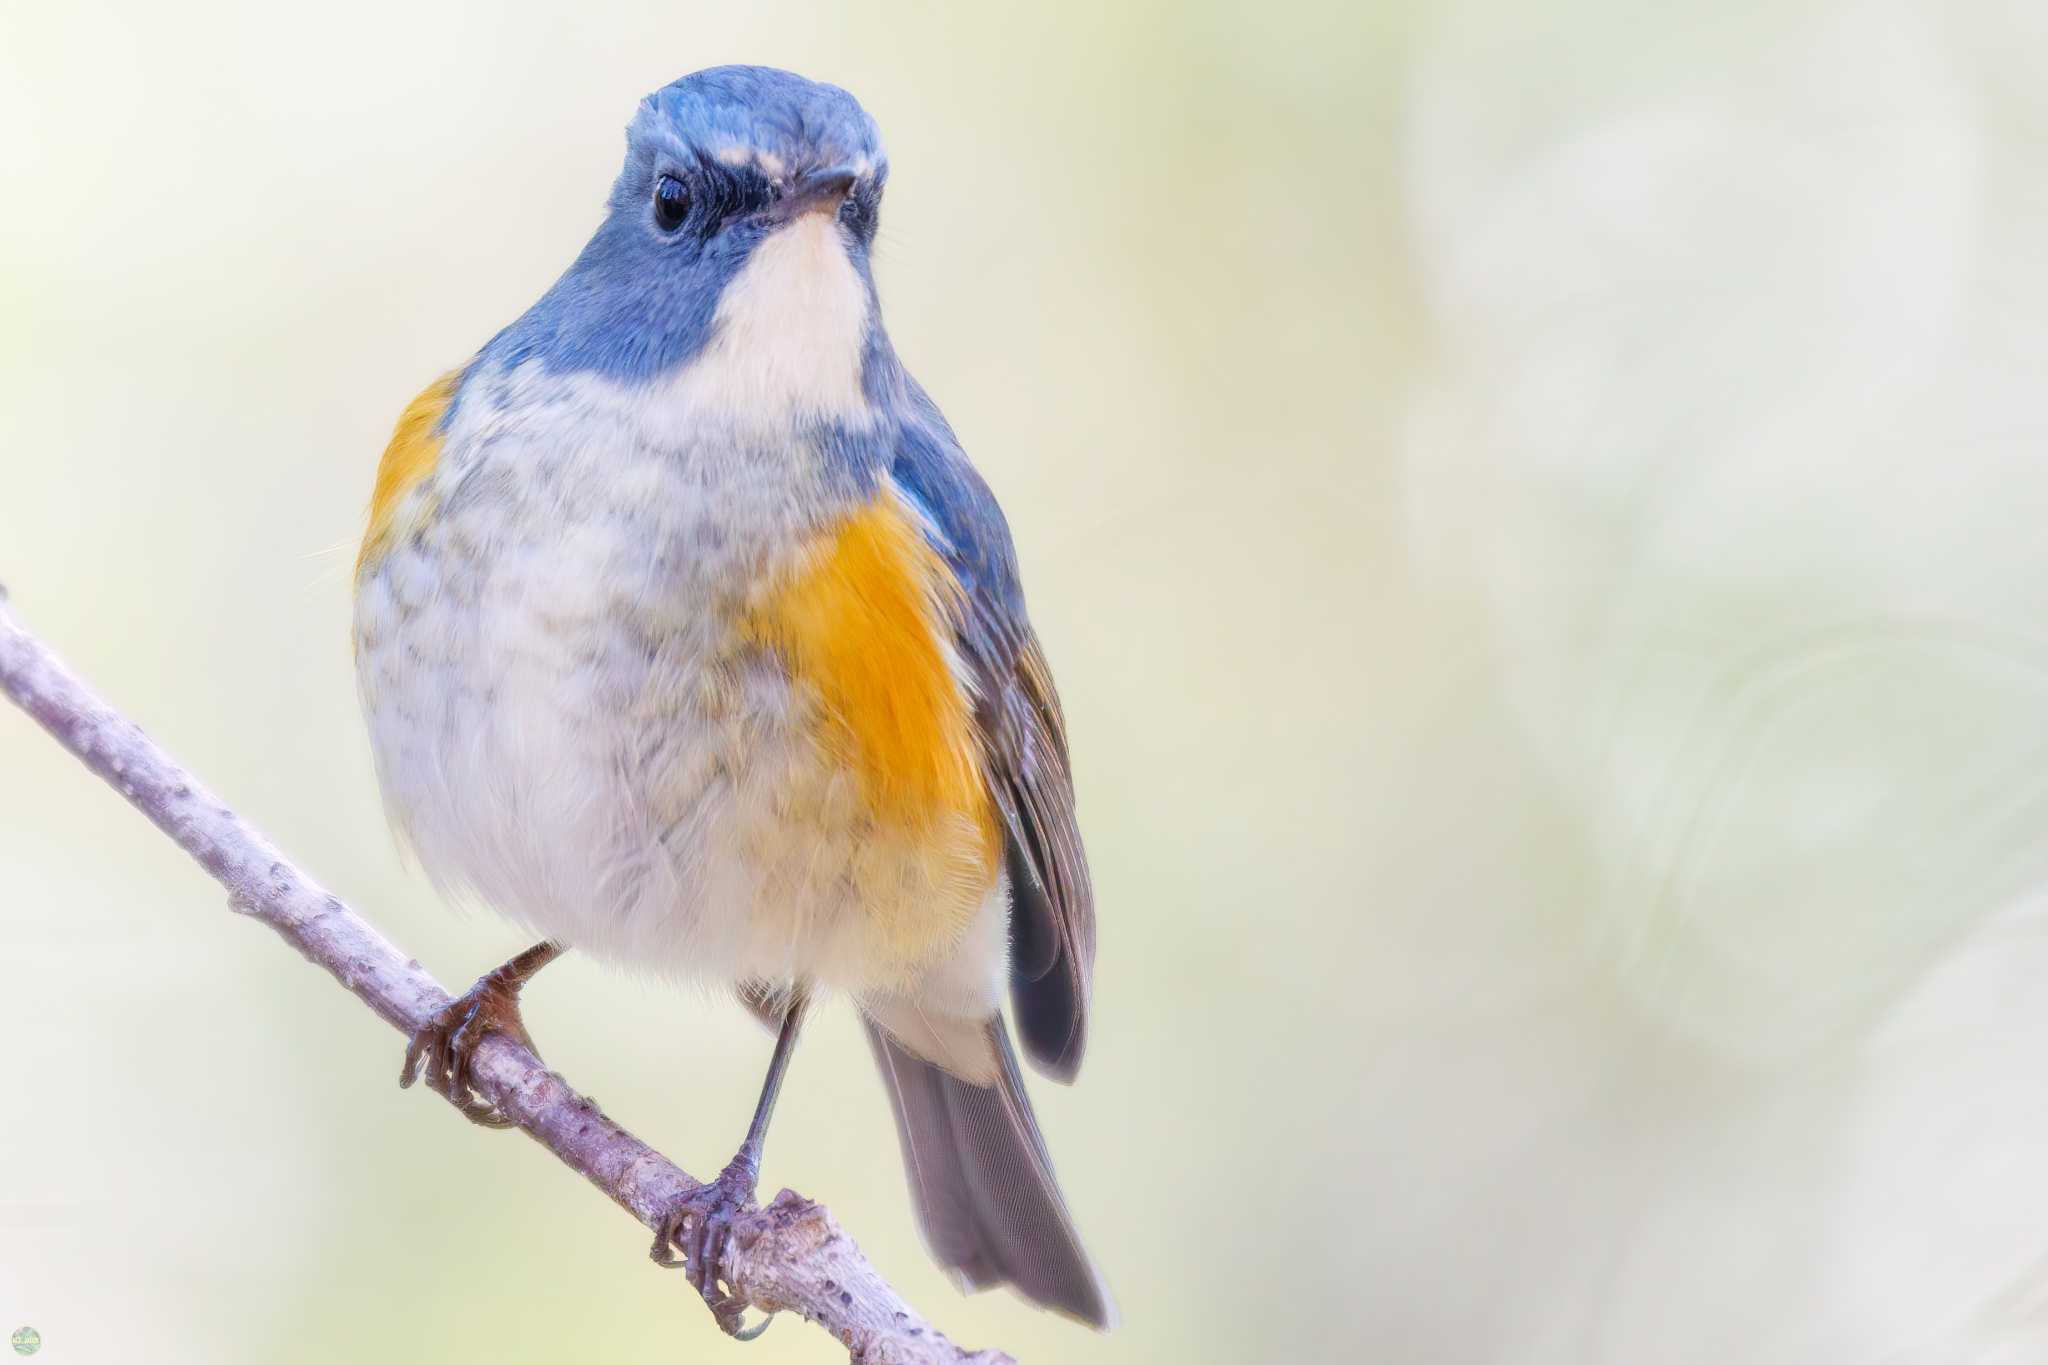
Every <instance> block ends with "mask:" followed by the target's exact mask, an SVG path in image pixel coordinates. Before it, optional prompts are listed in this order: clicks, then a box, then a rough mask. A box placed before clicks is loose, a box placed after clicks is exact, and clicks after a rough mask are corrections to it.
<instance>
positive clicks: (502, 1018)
mask: <svg viewBox="0 0 2048 1365" xmlns="http://www.w3.org/2000/svg"><path fill="white" fill-rule="evenodd" d="M492 1033H501V1034H504V1035H505V1036H506V1037H508V1038H512V1039H514V1040H516V1041H517V1042H519V1043H521V1044H523V1045H525V1046H526V1047H527V1048H529V1049H532V1048H533V1039H532V1037H531V1036H530V1035H529V1034H528V1033H527V1031H526V1023H525V1021H524V1020H523V1019H521V1018H520V1015H519V999H518V995H517V991H516V988H515V989H508V988H507V987H506V986H505V985H504V983H502V982H501V981H499V980H497V979H496V978H495V976H494V975H493V976H486V977H484V978H483V979H482V980H480V981H478V982H477V983H476V984H475V985H474V986H471V987H470V988H469V989H468V990H467V991H465V992H463V993H462V994H461V995H460V996H457V997H456V998H455V999H454V1000H452V1001H450V1002H449V1003H448V1007H447V1008H446V1009H444V1010H442V1011H441V1012H440V1013H439V1014H437V1015H435V1016H434V1017H433V1018H432V1019H430V1020H429V1021H428V1022H427V1023H425V1024H423V1025H422V1026H421V1027H420V1029H419V1030H418V1031H417V1032H416V1033H414V1034H413V1035H412V1037H411V1039H409V1040H408V1041H407V1043H406V1045H405V1058H404V1060H403V1061H402V1062H401V1063H400V1064H399V1072H398V1084H399V1086H400V1087H401V1088H409V1087H410V1086H411V1085H412V1083H413V1082H414V1081H425V1082H426V1086H427V1089H429V1090H431V1091H433V1092H434V1093H435V1094H437V1095H440V1096H442V1097H443V1098H444V1099H446V1100H447V1101H448V1102H449V1103H450V1104H452V1105H454V1106H455V1108H456V1109H457V1110H458V1111H459V1112H460V1113H461V1114H462V1116H463V1117H464V1118H466V1119H468V1120H469V1121H470V1122H471V1123H474V1124H477V1125H478V1126H480V1127H484V1128H509V1127H511V1126H512V1124H513V1120H512V1119H510V1118H508V1117H507V1116H506V1115H504V1114H503V1113H501V1112H500V1111H499V1110H498V1107H497V1106H496V1105H494V1104H492V1103H491V1102H490V1101H489V1100H487V1099H485V1098H484V1097H483V1095H481V1094H480V1093H478V1091H477V1089H476V1086H475V1081H474V1076H473V1073H472V1071H471V1066H472V1060H473V1058H474V1056H475V1054H476V1049H477V1047H478V1046H479V1045H480V1044H481V1043H482V1042H483V1040H484V1039H485V1037H487V1036H488V1035H490V1034H492Z"/></svg>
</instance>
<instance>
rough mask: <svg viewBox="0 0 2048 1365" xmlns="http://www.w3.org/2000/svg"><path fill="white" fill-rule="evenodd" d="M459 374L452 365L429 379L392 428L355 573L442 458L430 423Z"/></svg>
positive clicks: (380, 548) (379, 549) (386, 538)
mask: <svg viewBox="0 0 2048 1365" xmlns="http://www.w3.org/2000/svg"><path fill="white" fill-rule="evenodd" d="M460 377H461V372H460V371H458V370H450V371H449V372H448V373H447V374H444V375H442V376H441V377H440V378H439V379H436V380H435V381H434V382H433V383H432V384H429V385H428V386H427V388H426V390H425V392H423V393H421V394H420V396H419V397H417V398H415V399H413V400H412V402H411V403H409V404H407V405H406V409H405V411H404V412H403V413H401V414H400V415H399V418H398V425H397V426H396V427H395V428H393V430H392V432H391V443H390V444H389V445H387V446H385V447H384V458H383V459H382V460H380V461H378V463H377V486H376V487H375V488H374V489H372V490H371V493H370V526H369V529H368V530H367V531H365V532H364V533H363V548H362V550H361V551H360V552H359V553H358V554H357V555H356V577H358V578H361V577H362V575H363V570H364V569H366V568H368V567H369V566H370V564H371V563H372V562H373V561H374V560H375V559H376V558H377V556H379V555H380V554H382V553H383V552H384V550H385V548H386V546H388V545H389V543H390V541H391V537H392V534H393V533H394V531H395V530H396V528H397V524H398V512H399V509H400V508H401V507H403V506H404V505H405V500H406V497H407V496H408V495H409V494H411V492H412V491H413V489H415V488H417V487H419V485H420V482H421V480H423V479H425V478H426V477H427V475H429V474H431V473H433V472H434V466H435V464H436V463H438V462H439V461H440V458H441V437H440V435H439V434H438V433H437V432H436V431H435V430H434V428H435V427H437V426H439V425H440V424H441V415H442V414H443V413H445V412H447V411H448V400H449V399H450V398H452V397H454V395H455V381H456V380H457V379H458V378H460Z"/></svg>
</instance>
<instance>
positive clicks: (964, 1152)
mask: <svg viewBox="0 0 2048 1365" xmlns="http://www.w3.org/2000/svg"><path fill="white" fill-rule="evenodd" d="M863 1022H864V1023H865V1024H866V1025H867V1030H868V1043H869V1045H870V1046H871V1047H872V1048H873V1049H874V1053H875V1062H876V1064H877V1065H878V1066H880V1067H881V1069H882V1080H883V1083H884V1084H885V1085H887V1087H888V1090H889V1104H890V1107H891V1108H892V1109H894V1110H895V1112H896V1133H897V1136H898V1137H899V1138H901V1139H902V1142H903V1164H904V1167H905V1168H906V1170H907V1171H908V1173H909V1176H910V1192H911V1196H912V1198H913V1200H914V1201H915V1202H916V1205H917V1221H918V1223H919V1224H920V1225H921V1226H922V1227H923V1229H924V1237H925V1242H926V1244H927V1245H928V1246H929V1247H930V1248H931V1252H932V1255H933V1256H934V1257H935V1258H937V1260H938V1261H939V1263H940V1264H941V1265H944V1266H946V1267H948V1268H949V1269H951V1270H953V1271H954V1272H955V1273H956V1274H958V1275H959V1276H960V1277H961V1278H962V1279H963V1280H965V1281H966V1283H967V1285H968V1287H969V1288H972V1289H981V1288H984V1287H986V1286H989V1285H996V1284H1009V1285H1014V1286H1015V1287H1016V1289H1017V1291H1018V1292H1019V1293H1021V1294H1023V1295H1024V1296H1025V1297H1026V1298H1028V1299H1031V1300H1032V1301H1033V1302H1036V1303H1039V1304H1043V1305H1044V1306H1045V1307H1047V1308H1053V1309H1057V1310H1058V1311H1060V1312H1062V1313H1065V1314H1067V1315H1069V1316H1070V1317H1073V1318H1077V1319H1079V1320H1080V1321H1082V1322H1085V1323H1087V1324H1089V1325H1090V1326H1093V1327H1101V1328H1107V1327H1109V1326H1111V1325H1112V1324H1113V1323H1114V1322H1115V1320H1116V1305H1115V1304H1114V1303H1113V1302H1112V1301H1111V1299H1110V1296H1109V1288H1108V1286H1107V1285H1105V1284H1103V1282H1102V1277H1101V1276H1100V1275H1098V1274H1097V1273H1096V1271H1095V1266H1094V1264H1093V1263H1092V1262H1091V1261H1090V1260H1089V1259H1088V1253H1087V1252H1086V1251H1085V1250H1083V1249H1082V1247H1081V1237H1080V1234H1079V1233H1077V1232H1076V1231H1075V1230H1074V1220H1073V1218H1072V1217H1071V1216H1070V1215H1069V1214H1068V1213H1067V1205H1066V1201H1065V1200H1063V1199H1062V1198H1060V1188H1059V1184H1058V1182H1057V1181H1056V1180H1055V1179H1054V1177H1053V1171H1052V1159H1051V1158H1050V1157H1049V1156H1047V1155H1046V1151H1045V1139H1044V1138H1042V1137H1040V1136H1039V1133H1038V1123H1037V1120H1036V1119H1034V1118H1033V1117H1032V1114H1031V1102H1030V1100H1029V1099H1027V1098H1026V1097H1025V1094H1024V1083H1023V1079H1022V1078H1021V1077H1020V1076H1019V1075H1018V1073H1017V1058H1016V1054H1015V1053H1014V1052H1012V1051H1011V1050H1010V1035H1009V1030H1008V1029H1006V1028H1004V1026H1003V1020H1002V1016H1001V1015H997V1016H995V1017H994V1018H992V1019H990V1020H989V1023H988V1031H989V1042H990V1044H991V1045H992V1046H993V1047H994V1049H995V1053H996V1058H997V1066H996V1081H995V1084H993V1085H987V1086H978V1085H970V1084H969V1083H967V1082H966V1081H963V1080H960V1079H959V1078H958V1077H956V1076H952V1075H949V1074H948V1073H947V1072H945V1071H944V1070H942V1069H941V1068H939V1067H937V1066H934V1065H933V1064H932V1063H930V1062H927V1061H925V1060H923V1059H922V1058H919V1057H915V1056H912V1055H911V1054H910V1053H908V1052H906V1051H904V1050H903V1049H902V1048H901V1047H899V1046H897V1044H896V1042H895V1040H894V1039H892V1038H890V1037H889V1035H888V1034H887V1033H886V1032H884V1031H883V1030H882V1028H881V1027H880V1026H879V1025H877V1024H876V1023H875V1022H874V1021H873V1020H863Z"/></svg>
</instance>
